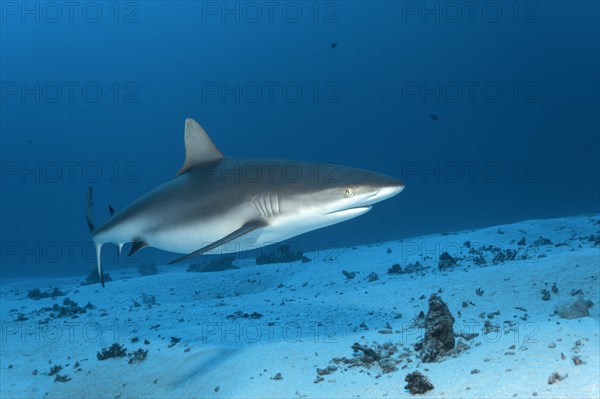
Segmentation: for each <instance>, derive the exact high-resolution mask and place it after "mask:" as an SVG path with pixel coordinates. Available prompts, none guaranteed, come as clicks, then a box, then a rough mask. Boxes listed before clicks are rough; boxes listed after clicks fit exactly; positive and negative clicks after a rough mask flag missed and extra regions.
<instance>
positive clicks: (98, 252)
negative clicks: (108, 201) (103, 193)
mask: <svg viewBox="0 0 600 399" xmlns="http://www.w3.org/2000/svg"><path fill="white" fill-rule="evenodd" d="M92 194H93V190H92V186H90V187H89V188H88V191H87V207H86V218H87V225H88V228H89V229H90V233H93V232H94V230H95V229H96V226H94V222H93V221H92V207H93V205H94V201H93V200H92ZM95 244H96V259H97V261H98V277H99V278H100V284H102V287H104V274H103V273H102V243H99V242H96V243H95Z"/></svg>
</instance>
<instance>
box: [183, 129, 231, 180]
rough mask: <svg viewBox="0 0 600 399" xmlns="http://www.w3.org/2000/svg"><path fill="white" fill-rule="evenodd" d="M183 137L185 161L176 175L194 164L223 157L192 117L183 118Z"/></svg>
mask: <svg viewBox="0 0 600 399" xmlns="http://www.w3.org/2000/svg"><path fill="white" fill-rule="evenodd" d="M184 139H185V162H184V163H183V166H182V167H181V169H179V172H177V176H179V175H180V174H183V173H185V172H186V171H187V170H188V169H190V168H191V167H193V166H194V165H197V164H201V163H205V162H215V161H218V160H219V159H221V158H223V153H221V151H219V149H218V148H217V146H216V145H215V143H213V141H212V140H211V139H210V137H209V136H208V134H207V133H206V132H205V131H204V129H202V126H200V125H199V124H198V122H196V121H195V120H193V119H192V118H187V119H186V120H185V132H184Z"/></svg>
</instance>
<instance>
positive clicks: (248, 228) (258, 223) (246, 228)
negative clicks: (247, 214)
mask: <svg viewBox="0 0 600 399" xmlns="http://www.w3.org/2000/svg"><path fill="white" fill-rule="evenodd" d="M266 226H267V222H265V221H264V220H262V219H256V220H251V221H249V222H246V223H245V224H244V225H243V226H242V227H240V228H239V229H237V230H236V231H234V232H233V233H231V234H228V235H226V236H225V237H223V238H221V239H220V240H217V241H215V242H213V243H212V244H209V245H207V246H205V247H203V248H200V249H198V250H197V251H194V252H192V253H190V254H187V255H185V256H182V257H181V258H177V259H175V260H172V261H170V262H169V263H167V264H168V265H172V264H174V263H179V262H181V261H184V260H186V259H189V258H193V257H194V256H198V255H202V254H203V253H206V252H208V251H211V250H213V249H215V248H218V247H220V246H221V245H223V244H226V243H228V242H229V241H233V240H235V239H236V238H239V237H241V236H243V235H245V234H248V233H250V232H252V231H254V230H257V229H260V228H263V227H266Z"/></svg>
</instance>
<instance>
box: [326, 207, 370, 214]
mask: <svg viewBox="0 0 600 399" xmlns="http://www.w3.org/2000/svg"><path fill="white" fill-rule="evenodd" d="M371 208H373V205H365V206H357V207H355V208H347V209H342V210H339V211H333V212H329V213H328V215H340V216H342V215H344V216H360V215H362V214H365V213H367V212H369V211H370V210H371Z"/></svg>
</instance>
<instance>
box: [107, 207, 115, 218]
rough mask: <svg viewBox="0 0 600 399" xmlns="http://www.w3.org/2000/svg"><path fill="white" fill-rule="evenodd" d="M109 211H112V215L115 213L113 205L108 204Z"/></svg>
mask: <svg viewBox="0 0 600 399" xmlns="http://www.w3.org/2000/svg"><path fill="white" fill-rule="evenodd" d="M108 211H109V212H110V216H112V215H114V214H115V208H113V207H112V205H109V206H108Z"/></svg>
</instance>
